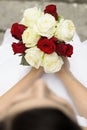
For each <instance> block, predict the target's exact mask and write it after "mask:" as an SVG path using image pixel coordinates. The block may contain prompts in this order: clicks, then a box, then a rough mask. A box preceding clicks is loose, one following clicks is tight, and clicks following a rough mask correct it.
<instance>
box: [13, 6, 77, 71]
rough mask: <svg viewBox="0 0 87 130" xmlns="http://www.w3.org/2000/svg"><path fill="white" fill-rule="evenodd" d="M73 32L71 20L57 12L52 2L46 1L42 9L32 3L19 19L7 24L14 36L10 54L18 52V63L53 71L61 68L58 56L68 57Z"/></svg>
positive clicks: (60, 58) (73, 27)
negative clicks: (14, 40)
mask: <svg viewBox="0 0 87 130" xmlns="http://www.w3.org/2000/svg"><path fill="white" fill-rule="evenodd" d="M74 33H75V26H74V24H73V22H72V21H71V20H68V19H64V18H63V17H62V16H60V15H59V14H58V12H57V8H56V5H53V4H51V5H47V6H46V7H45V9H44V10H43V11H42V10H41V9H40V8H37V7H33V8H28V9H26V10H25V11H24V14H23V18H22V20H21V21H20V22H19V23H14V24H13V25H12V27H11V34H12V36H13V37H14V38H16V39H17V40H18V42H17V43H15V42H13V43H12V49H13V52H14V54H20V55H19V56H21V64H22V65H30V66H32V67H35V68H37V69H39V67H40V66H42V67H43V68H44V71H45V72H46V73H54V72H57V71H59V70H60V69H61V67H62V65H63V64H64V61H63V59H62V57H63V56H64V57H71V55H72V54H73V46H72V45H70V44H69V43H68V42H70V41H71V40H72V39H73V36H74Z"/></svg>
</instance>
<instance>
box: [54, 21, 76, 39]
mask: <svg viewBox="0 0 87 130" xmlns="http://www.w3.org/2000/svg"><path fill="white" fill-rule="evenodd" d="M74 34H75V26H74V24H73V22H72V21H71V20H61V21H60V22H59V23H58V24H57V29H56V33H55V36H56V37H57V38H58V39H59V40H61V41H71V40H72V38H73V36H74Z"/></svg>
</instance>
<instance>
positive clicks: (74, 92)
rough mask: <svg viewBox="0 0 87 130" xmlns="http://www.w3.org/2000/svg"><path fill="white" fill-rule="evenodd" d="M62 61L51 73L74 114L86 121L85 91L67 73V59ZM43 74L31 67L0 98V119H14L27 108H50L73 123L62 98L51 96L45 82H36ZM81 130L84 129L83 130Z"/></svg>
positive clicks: (65, 102) (86, 95)
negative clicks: (68, 99)
mask: <svg viewBox="0 0 87 130" xmlns="http://www.w3.org/2000/svg"><path fill="white" fill-rule="evenodd" d="M63 59H64V62H65V64H64V65H63V67H62V69H61V70H60V71H59V72H57V73H55V74H56V76H57V77H58V78H60V80H61V81H62V82H63V84H64V86H65V88H66V89H67V91H68V93H69V94H70V96H71V98H72V100H73V102H74V104H75V106H76V108H77V110H78V113H79V114H80V115H81V116H84V117H86V118H87V110H86V108H87V103H86V101H87V89H86V88H85V86H83V85H82V84H81V83H80V82H79V81H77V79H76V78H75V77H74V76H73V75H72V73H71V72H70V71H69V62H68V60H67V59H65V58H63ZM43 73H44V71H43V68H40V69H39V70H36V69H34V68H32V69H31V71H30V72H29V73H28V74H27V75H26V76H25V77H24V78H23V79H22V80H20V81H19V82H18V83H17V84H16V85H15V86H13V88H12V89H10V90H9V91H8V92H7V93H5V94H4V95H3V96H2V97H1V98H0V106H1V107H0V116H1V120H3V119H4V118H5V117H6V116H8V115H9V116H14V115H15V114H17V113H19V112H22V111H25V110H27V109H28V110H30V109H33V108H41V107H52V108H56V109H59V110H61V111H63V112H64V113H65V114H66V115H67V116H68V117H69V118H71V119H72V120H73V121H75V122H76V118H75V113H74V111H73V109H72V107H71V106H70V104H69V103H68V102H67V101H66V100H65V99H63V98H60V97H58V96H57V95H55V93H53V92H52V91H51V90H50V89H49V88H48V86H47V85H46V83H44V81H43V80H41V79H40V78H41V76H42V74H43ZM67 81H68V82H67ZM83 129H84V130H87V128H83Z"/></svg>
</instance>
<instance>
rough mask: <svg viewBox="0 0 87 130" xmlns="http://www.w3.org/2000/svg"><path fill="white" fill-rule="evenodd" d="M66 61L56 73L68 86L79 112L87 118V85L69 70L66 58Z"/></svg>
mask: <svg viewBox="0 0 87 130" xmlns="http://www.w3.org/2000/svg"><path fill="white" fill-rule="evenodd" d="M64 61H65V64H64V65H63V67H62V69H61V70H60V72H57V73H56V75H57V76H58V77H59V78H60V80H61V81H62V82H63V84H64V86H65V87H66V89H67V91H68V93H69V95H70V96H71V99H72V100H73V102H74V104H75V106H76V109H77V111H78V112H79V114H80V115H81V116H84V117H85V118H87V88H85V86H84V85H82V84H81V83H80V82H79V81H78V80H77V79H76V78H75V77H74V76H73V74H72V73H71V72H70V71H69V64H68V60H67V59H64Z"/></svg>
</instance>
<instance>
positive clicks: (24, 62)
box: [20, 55, 29, 66]
mask: <svg viewBox="0 0 87 130" xmlns="http://www.w3.org/2000/svg"><path fill="white" fill-rule="evenodd" d="M20 65H26V66H29V64H28V63H27V61H26V59H25V57H24V55H22V58H21V63H20Z"/></svg>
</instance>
